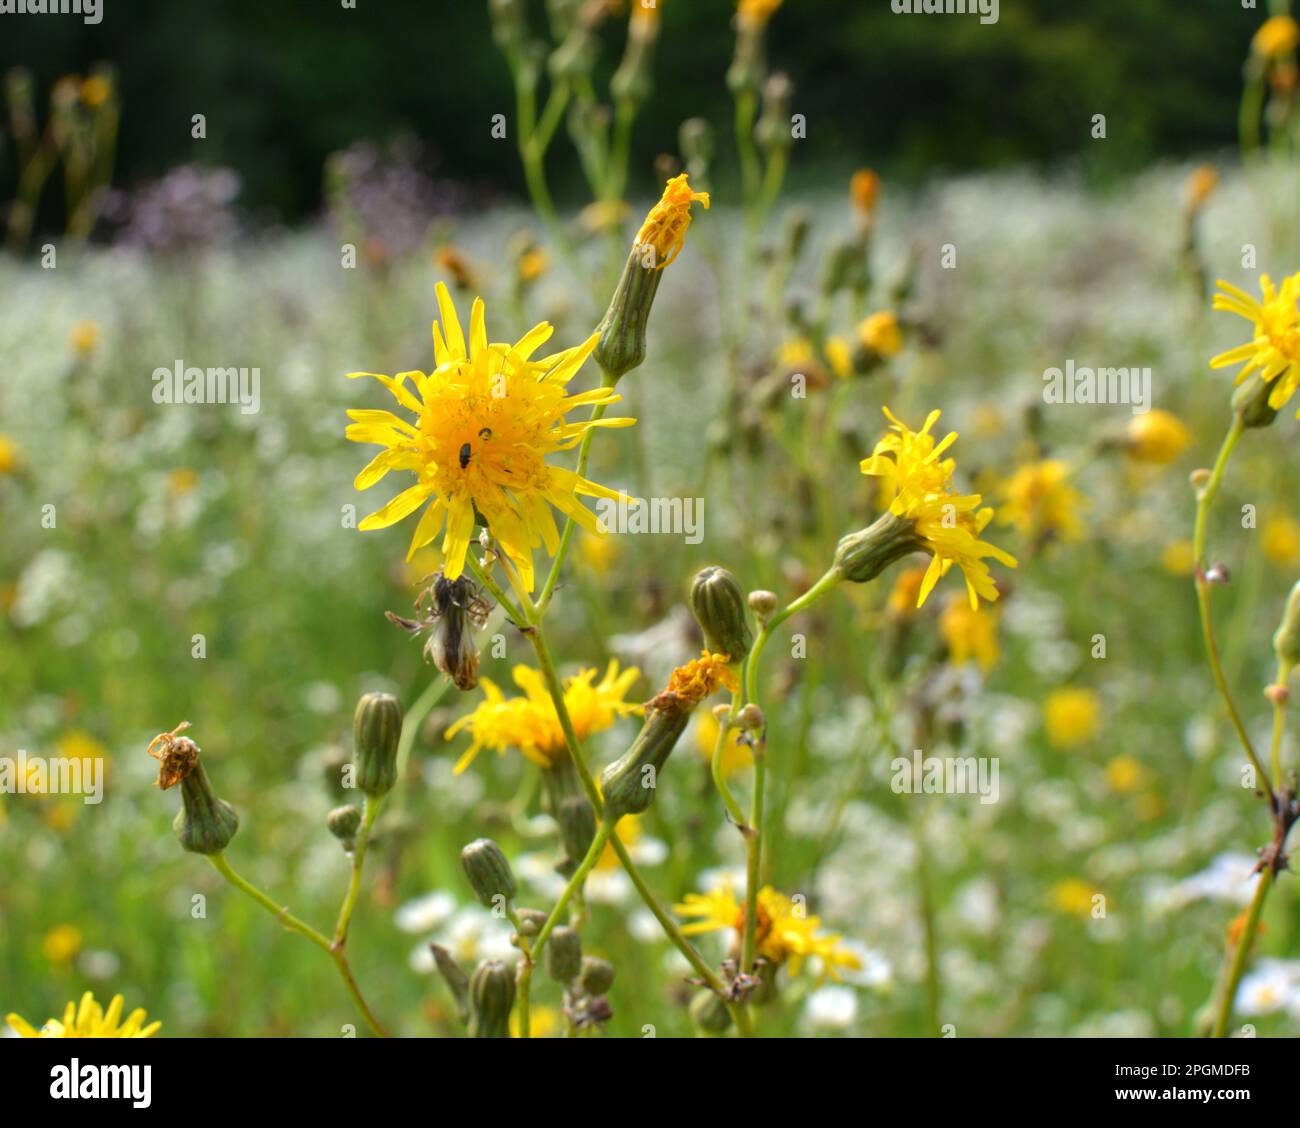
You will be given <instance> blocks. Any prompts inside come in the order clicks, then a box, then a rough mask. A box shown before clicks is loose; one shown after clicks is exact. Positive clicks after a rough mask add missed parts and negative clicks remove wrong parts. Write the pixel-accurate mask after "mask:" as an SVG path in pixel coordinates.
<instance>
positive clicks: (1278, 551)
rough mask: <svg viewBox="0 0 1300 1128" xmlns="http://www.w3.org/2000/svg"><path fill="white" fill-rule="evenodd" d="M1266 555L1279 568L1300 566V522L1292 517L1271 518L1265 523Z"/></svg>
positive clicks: (1264, 540) (1263, 530) (1263, 531)
mask: <svg viewBox="0 0 1300 1128" xmlns="http://www.w3.org/2000/svg"><path fill="white" fill-rule="evenodd" d="M1261 532H1262V533H1263V542H1264V555H1265V556H1266V557H1267V558H1268V560H1269V562H1270V563H1272V564H1276V565H1277V566H1278V567H1279V568H1291V567H1294V566H1295V565H1296V564H1300V521H1296V520H1294V519H1293V518H1291V517H1270V518H1269V519H1268V520H1267V521H1265V522H1264V527H1263V529H1262V530H1261Z"/></svg>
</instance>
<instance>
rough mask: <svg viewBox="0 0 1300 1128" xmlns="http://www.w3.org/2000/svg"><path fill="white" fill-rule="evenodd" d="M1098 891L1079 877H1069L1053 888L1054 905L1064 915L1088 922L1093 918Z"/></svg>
mask: <svg viewBox="0 0 1300 1128" xmlns="http://www.w3.org/2000/svg"><path fill="white" fill-rule="evenodd" d="M1097 895H1098V892H1097V890H1096V889H1094V888H1093V887H1092V886H1091V885H1089V884H1088V883H1087V882H1086V881H1083V880H1081V879H1080V878H1077V877H1067V878H1065V879H1064V880H1063V881H1058V882H1057V883H1056V884H1055V885H1054V886H1052V904H1053V905H1054V906H1055V907H1056V908H1057V909H1059V910H1060V911H1061V912H1063V913H1068V914H1069V915H1070V916H1076V917H1080V918H1082V919H1084V920H1087V919H1088V918H1089V917H1090V916H1092V909H1093V898H1094V897H1096V896H1097Z"/></svg>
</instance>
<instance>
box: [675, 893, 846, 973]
mask: <svg viewBox="0 0 1300 1128" xmlns="http://www.w3.org/2000/svg"><path fill="white" fill-rule="evenodd" d="M673 911H674V912H675V913H677V915H678V916H681V917H694V918H696V919H694V920H692V921H691V922H690V923H689V924H686V925H684V926H683V927H682V932H683V933H684V934H685V935H687V936H695V935H699V934H701V933H704V932H726V931H734V932H735V934H736V943H737V945H738V944H739V943H740V939H741V935H742V933H743V931H744V927H745V906H744V905H743V904H741V903H740V902H739V901H738V900H737V899H736V895H735V893H734V892H733V890H732V888H731V886H730V885H722V886H719V887H717V888H715V889H712V890H710V891H709V892H708V893H704V894H700V893H688V894H686V897H685V898H684V900H683V901H682V903H681V904H679V905H674V906H673ZM757 915H758V919H757V921H756V922H755V925H754V936H755V940H756V941H757V945H758V954H759V955H760V956H762V957H763V958H765V959H767V960H770V961H771V962H772V963H774V964H778V965H780V964H786V965H787V967H788V970H789V972H790V974H791V975H798V974H799V972H800V970H801V969H802V967H803V965H804V962H805V961H806V960H808V959H815V960H817V961H818V962H819V963H820V964H821V968H820V973H819V975H818V979H822V978H825V977H826V976H828V975H829V976H830V977H831V978H832V979H835V980H838V979H839V978H840V974H839V973H840V970H841V969H843V968H849V969H852V970H857V969H859V968H861V966H862V961H861V959H860V958H859V957H858V954H857V953H856V952H854V951H852V950H850V949H848V948H845V947H843V946H842V945H841V943H840V940H841V937H840V936H839V935H838V934H836V933H827V932H823V931H822V929H821V924H822V922H821V918H820V917H815V916H809V915H807V914H806V913H805V912H802V911H801V910H800V909H796V907H795V904H794V902H792V901H791V900H790V898H789V897H786V896H784V895H783V894H781V893H778V892H777V891H776V890H775V889H773V888H772V887H771V886H770V885H766V886H764V887H763V888H762V889H760V890H759V891H758V914H757Z"/></svg>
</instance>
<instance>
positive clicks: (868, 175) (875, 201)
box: [849, 168, 880, 219]
mask: <svg viewBox="0 0 1300 1128" xmlns="http://www.w3.org/2000/svg"><path fill="white" fill-rule="evenodd" d="M849 198H850V199H851V200H852V201H853V209H854V211H856V212H857V213H858V214H859V215H861V216H862V217H863V218H864V219H870V218H871V217H872V216H874V215H875V214H876V208H877V206H878V205H879V203H880V177H879V176H877V175H876V174H875V172H873V171H872V170H871V169H869V168H860V169H858V170H857V172H855V173H854V174H853V177H852V179H851V180H850V181H849Z"/></svg>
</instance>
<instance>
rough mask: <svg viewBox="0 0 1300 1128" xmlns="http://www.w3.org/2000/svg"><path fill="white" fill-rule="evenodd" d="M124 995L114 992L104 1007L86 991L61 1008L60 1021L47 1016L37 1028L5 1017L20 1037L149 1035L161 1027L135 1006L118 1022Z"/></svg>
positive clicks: (141, 1036)
mask: <svg viewBox="0 0 1300 1128" xmlns="http://www.w3.org/2000/svg"><path fill="white" fill-rule="evenodd" d="M122 1006H123V999H122V996H121V995H114V996H113V1001H112V1002H111V1003H109V1004H108V1010H107V1011H105V1010H104V1008H103V1007H101V1006H100V1005H99V1004H98V1003H97V1002H95V996H94V995H93V994H91V992H89V991H87V992H86V993H85V994H84V995H82V996H81V1004H80V1006H78V1005H76V1004H74V1003H69V1004H68V1005H67V1007H66V1008H65V1009H64V1012H63V1021H62V1022H60V1021H59V1020H58V1019H54V1018H52V1019H50V1020H49V1022H47V1023H46V1024H45V1025H44V1026H43V1027H42V1028H41V1029H40V1030H37V1029H36V1028H35V1027H33V1026H32V1025H31V1023H29V1022H28V1021H27V1020H26V1019H24V1018H23V1017H22V1016H21V1015H16V1014H11V1015H9V1016H8V1017H7V1018H6V1019H5V1021H6V1022H8V1023H9V1025H10V1026H11V1027H13V1029H14V1031H15V1032H16V1033H17V1034H18V1036H19V1037H20V1038H152V1037H153V1036H154V1035H155V1034H156V1033H158V1030H159V1029H160V1028H161V1026H162V1023H161V1022H151V1023H149V1025H148V1026H146V1025H145V1018H146V1015H145V1012H144V1009H143V1008H140V1007H137V1008H136V1009H135V1010H133V1011H132V1012H131V1013H130V1014H129V1015H127V1016H126V1021H125V1022H121V1021H120V1020H121V1018H122Z"/></svg>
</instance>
